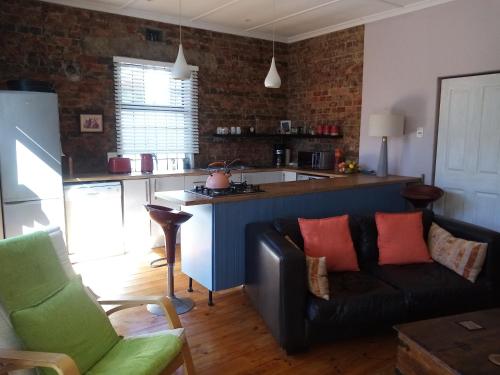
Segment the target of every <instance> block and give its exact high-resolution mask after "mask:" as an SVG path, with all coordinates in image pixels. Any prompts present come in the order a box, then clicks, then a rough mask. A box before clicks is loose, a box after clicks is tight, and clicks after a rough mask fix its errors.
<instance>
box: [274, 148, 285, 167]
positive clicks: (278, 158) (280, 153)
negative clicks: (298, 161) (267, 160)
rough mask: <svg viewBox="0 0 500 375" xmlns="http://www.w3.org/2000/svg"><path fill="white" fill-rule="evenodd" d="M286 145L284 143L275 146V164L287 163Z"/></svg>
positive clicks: (280, 165)
mask: <svg viewBox="0 0 500 375" xmlns="http://www.w3.org/2000/svg"><path fill="white" fill-rule="evenodd" d="M286 150H287V149H286V147H285V145H283V144H277V145H274V146H273V165H274V166H275V167H283V166H285V164H286Z"/></svg>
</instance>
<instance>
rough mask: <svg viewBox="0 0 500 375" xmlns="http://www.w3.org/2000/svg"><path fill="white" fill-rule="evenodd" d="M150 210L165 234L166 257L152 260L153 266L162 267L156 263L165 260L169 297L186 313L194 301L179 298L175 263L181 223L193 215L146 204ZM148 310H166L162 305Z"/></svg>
mask: <svg viewBox="0 0 500 375" xmlns="http://www.w3.org/2000/svg"><path fill="white" fill-rule="evenodd" d="M145 207H146V210H147V211H148V212H149V217H150V218H151V220H153V221H155V222H156V223H158V224H159V225H160V226H161V228H162V229H163V233H164V235H165V255H166V257H165V258H161V259H157V260H154V261H153V262H151V267H160V266H161V265H156V262H157V261H165V260H166V262H167V263H166V266H167V298H169V299H170V301H171V302H172V304H173V305H174V307H175V310H176V311H177V314H184V313H185V312H188V311H189V310H191V309H192V308H193V306H194V303H193V301H192V300H191V299H189V298H177V297H176V296H175V294H174V264H175V244H176V238H177V231H178V230H179V227H180V226H181V224H183V223H185V222H186V221H188V220H189V219H190V218H191V217H192V216H193V215H191V214H189V213H187V212H184V211H178V210H174V209H171V208H169V207H164V206H158V205H155V204H147V205H145ZM163 265H164V264H163ZM148 310H149V311H150V312H152V313H153V314H156V315H164V311H163V309H162V308H160V306H157V305H148Z"/></svg>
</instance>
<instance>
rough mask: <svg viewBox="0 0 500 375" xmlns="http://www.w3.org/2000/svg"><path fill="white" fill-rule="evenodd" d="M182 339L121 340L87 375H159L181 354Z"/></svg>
mask: <svg viewBox="0 0 500 375" xmlns="http://www.w3.org/2000/svg"><path fill="white" fill-rule="evenodd" d="M181 348H182V342H181V339H180V338H179V337H177V336H175V335H170V334H157V335H153V336H147V337H132V338H127V339H123V340H121V341H120V342H119V343H118V344H116V345H115V347H114V348H113V349H111V350H110V351H109V352H108V354H106V355H105V356H104V358H102V359H101V360H100V361H99V362H98V363H97V364H96V365H95V366H94V367H92V368H91V369H90V370H89V371H88V372H87V373H86V374H87V375H115V374H120V375H156V374H160V373H161V371H162V370H163V369H164V368H165V367H166V366H167V365H168V364H169V363H170V362H171V361H172V360H173V359H174V358H175V357H176V356H177V354H179V352H180V350H181Z"/></svg>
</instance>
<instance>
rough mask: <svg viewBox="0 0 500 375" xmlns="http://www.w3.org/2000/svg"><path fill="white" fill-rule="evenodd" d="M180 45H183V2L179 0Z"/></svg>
mask: <svg viewBox="0 0 500 375" xmlns="http://www.w3.org/2000/svg"><path fill="white" fill-rule="evenodd" d="M179 44H182V0H179Z"/></svg>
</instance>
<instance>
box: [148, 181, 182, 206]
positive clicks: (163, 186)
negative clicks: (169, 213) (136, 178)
mask: <svg viewBox="0 0 500 375" xmlns="http://www.w3.org/2000/svg"><path fill="white" fill-rule="evenodd" d="M150 184H151V189H150V190H151V198H150V200H151V203H152V204H158V205H160V206H167V207H170V208H175V209H179V206H178V205H172V204H169V203H168V202H167V201H164V200H162V199H158V198H156V197H155V193H156V192H158V191H172V190H184V176H172V177H158V178H151V179H150Z"/></svg>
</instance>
